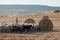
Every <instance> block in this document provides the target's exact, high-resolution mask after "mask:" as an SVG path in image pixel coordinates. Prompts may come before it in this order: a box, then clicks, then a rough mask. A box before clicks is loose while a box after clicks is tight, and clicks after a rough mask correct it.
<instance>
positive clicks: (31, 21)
mask: <svg viewBox="0 0 60 40" xmlns="http://www.w3.org/2000/svg"><path fill="white" fill-rule="evenodd" d="M24 23H32V24H33V23H35V21H34V20H33V19H31V18H28V19H26V20H25V22H24Z"/></svg>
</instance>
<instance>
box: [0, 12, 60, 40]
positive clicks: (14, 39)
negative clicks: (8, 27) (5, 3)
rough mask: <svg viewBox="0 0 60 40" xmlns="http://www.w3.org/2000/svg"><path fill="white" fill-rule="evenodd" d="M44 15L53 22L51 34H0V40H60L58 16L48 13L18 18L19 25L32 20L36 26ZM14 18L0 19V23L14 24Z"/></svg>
mask: <svg viewBox="0 0 60 40" xmlns="http://www.w3.org/2000/svg"><path fill="white" fill-rule="evenodd" d="M44 15H47V16H49V19H50V20H51V21H52V22H53V26H54V31H53V32H36V33H34V34H31V33H30V34H12V33H8V34H6V33H0V40H60V14H54V13H50V12H49V14H43V15H42V14H39V15H38V14H35V15H27V16H18V18H19V22H20V23H24V21H25V20H26V19H27V18H32V19H34V20H35V22H36V24H38V23H39V21H40V20H41V19H42V17H43V16H44ZM15 18H16V17H5V18H0V22H15Z"/></svg>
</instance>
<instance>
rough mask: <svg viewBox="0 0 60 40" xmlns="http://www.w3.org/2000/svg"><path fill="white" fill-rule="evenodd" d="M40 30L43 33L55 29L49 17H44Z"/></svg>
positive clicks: (40, 23)
mask: <svg viewBox="0 0 60 40" xmlns="http://www.w3.org/2000/svg"><path fill="white" fill-rule="evenodd" d="M39 28H40V29H41V30H42V31H51V30H52V29H53V24H52V22H51V20H50V19H49V18H48V16H44V17H43V19H42V20H41V21H40V22H39Z"/></svg>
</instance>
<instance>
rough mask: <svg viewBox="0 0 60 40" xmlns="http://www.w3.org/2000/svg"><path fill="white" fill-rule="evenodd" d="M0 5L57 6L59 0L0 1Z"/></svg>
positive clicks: (59, 2)
mask: <svg viewBox="0 0 60 40" xmlns="http://www.w3.org/2000/svg"><path fill="white" fill-rule="evenodd" d="M0 4H4V5H5V4H10V5H11V4H17V5H22V4H23V5H48V6H59V7H60V0H0Z"/></svg>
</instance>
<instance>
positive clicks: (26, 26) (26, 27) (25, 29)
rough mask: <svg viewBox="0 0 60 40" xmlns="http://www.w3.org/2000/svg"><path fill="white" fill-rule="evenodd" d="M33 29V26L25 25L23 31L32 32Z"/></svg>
mask: <svg viewBox="0 0 60 40" xmlns="http://www.w3.org/2000/svg"><path fill="white" fill-rule="evenodd" d="M31 28H32V25H23V29H22V30H23V31H27V32H30V30H31Z"/></svg>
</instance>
